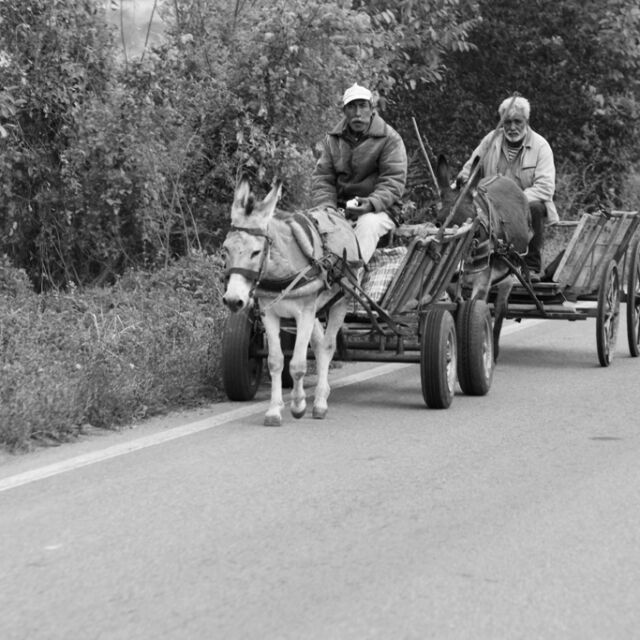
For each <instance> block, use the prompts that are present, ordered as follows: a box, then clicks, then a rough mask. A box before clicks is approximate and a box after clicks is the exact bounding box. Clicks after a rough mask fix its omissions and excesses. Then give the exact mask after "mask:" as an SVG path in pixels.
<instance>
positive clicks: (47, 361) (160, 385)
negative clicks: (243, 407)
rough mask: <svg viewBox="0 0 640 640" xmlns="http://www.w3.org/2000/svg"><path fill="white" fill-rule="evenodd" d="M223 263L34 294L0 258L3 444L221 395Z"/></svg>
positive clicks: (55, 438) (200, 262) (56, 437)
mask: <svg viewBox="0 0 640 640" xmlns="http://www.w3.org/2000/svg"><path fill="white" fill-rule="evenodd" d="M221 271H222V270H221V264H220V262H219V260H218V259H217V258H211V257H205V256H201V255H194V256H190V257H189V258H186V259H183V260H181V261H180V262H178V263H176V264H175V265H172V266H171V267H168V268H166V269H163V270H161V271H157V272H154V273H139V272H136V273H130V274H127V275H125V276H124V277H122V278H121V279H120V280H119V281H118V282H117V283H116V284H115V285H114V286H112V287H109V288H108V289H95V290H91V289H87V290H83V291H80V290H72V291H69V292H65V293H60V292H53V293H47V294H36V293H34V292H33V291H32V290H31V288H30V285H29V282H28V281H27V278H26V276H25V275H24V273H23V272H21V271H18V270H16V269H14V268H12V267H11V266H10V264H9V263H8V261H7V260H6V259H1V258H0V445H1V446H3V447H4V448H5V449H8V450H10V451H23V450H28V449H29V448H31V447H33V446H36V445H38V444H51V443H58V442H61V441H65V440H69V439H72V438H73V437H75V436H76V435H77V434H79V433H81V432H82V431H83V429H85V428H86V427H87V426H89V425H91V426H94V427H104V428H116V427H119V426H122V425H126V424H130V423H132V422H134V421H136V420H140V419H142V418H145V417H147V416H151V415H154V414H159V413H162V412H166V411H170V410H173V409H177V408H189V407H194V406H198V405H200V404H203V403H206V402H210V401H212V400H217V399H220V398H221V397H222V391H221V381H220V378H221V377H220V368H219V362H218V354H219V353H220V344H221V340H222V330H223V324H224V315H225V312H224V308H223V306H222V304H221V300H220V298H221V289H220V283H221V279H220V276H221Z"/></svg>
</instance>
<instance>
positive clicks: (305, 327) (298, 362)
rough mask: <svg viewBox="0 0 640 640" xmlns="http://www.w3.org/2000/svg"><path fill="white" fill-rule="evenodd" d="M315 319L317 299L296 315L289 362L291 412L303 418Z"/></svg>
mask: <svg viewBox="0 0 640 640" xmlns="http://www.w3.org/2000/svg"><path fill="white" fill-rule="evenodd" d="M314 320H315V300H314V301H311V302H309V303H306V304H305V305H304V306H303V307H301V308H300V310H299V312H298V314H297V316H296V343H295V346H294V347H293V355H292V356H291V361H290V362H289V373H290V374H291V379H292V380H293V388H292V389H291V414H292V415H293V417H294V418H302V416H303V415H304V414H305V412H306V410H307V394H306V393H305V390H304V376H305V375H306V373H307V348H308V347H309V340H310V339H311V332H312V330H313V324H314Z"/></svg>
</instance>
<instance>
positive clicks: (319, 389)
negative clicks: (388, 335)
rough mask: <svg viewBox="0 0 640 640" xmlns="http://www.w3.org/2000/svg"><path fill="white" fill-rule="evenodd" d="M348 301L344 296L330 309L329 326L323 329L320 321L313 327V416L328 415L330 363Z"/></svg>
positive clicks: (321, 416) (322, 416)
mask: <svg viewBox="0 0 640 640" xmlns="http://www.w3.org/2000/svg"><path fill="white" fill-rule="evenodd" d="M347 306H348V302H347V299H346V298H342V299H340V300H338V302H336V303H335V304H334V305H333V307H331V310H330V311H329V319H328V322H327V327H326V329H325V330H324V331H323V330H322V325H321V324H320V322H319V321H316V324H315V326H314V328H313V334H312V336H311V346H312V347H313V352H314V354H315V356H316V373H317V376H318V380H317V383H316V388H315V393H314V399H313V417H314V418H319V419H322V418H324V417H325V416H326V415H327V410H328V408H329V407H328V400H329V393H330V391H331V387H330V386H329V365H330V364H331V359H332V358H333V354H334V353H335V351H336V337H337V335H338V331H339V330H340V327H341V326H342V324H343V322H344V317H345V315H346V313H347Z"/></svg>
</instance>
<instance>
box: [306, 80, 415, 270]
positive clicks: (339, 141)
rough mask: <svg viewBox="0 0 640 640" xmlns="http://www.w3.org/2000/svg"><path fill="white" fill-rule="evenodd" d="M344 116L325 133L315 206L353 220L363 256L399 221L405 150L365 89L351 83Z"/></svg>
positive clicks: (315, 176) (317, 170)
mask: <svg viewBox="0 0 640 640" xmlns="http://www.w3.org/2000/svg"><path fill="white" fill-rule="evenodd" d="M342 105H343V107H342V109H343V113H344V117H343V118H342V120H341V121H340V122H339V123H338V125H337V126H336V127H335V128H334V129H333V130H332V131H330V132H329V133H328V135H327V136H326V138H325V140H324V144H323V148H322V153H321V155H320V158H319V159H318V162H317V164H316V167H315V170H314V172H313V192H312V199H313V206H314V207H337V208H340V209H344V210H345V214H346V216H347V217H348V218H349V219H351V220H354V221H355V233H356V237H357V238H358V243H359V244H360V252H361V255H362V259H363V260H364V261H365V263H366V262H369V260H370V259H371V256H372V255H373V252H374V251H375V249H376V246H377V244H378V241H379V240H380V238H381V237H382V236H384V235H385V234H386V233H387V232H389V231H390V230H391V229H393V228H394V227H395V225H396V224H398V223H399V221H400V214H401V209H402V194H403V193H404V187H405V183H406V180H407V152H406V150H405V146H404V143H403V141H402V138H401V137H400V135H399V134H398V133H397V132H396V131H395V130H394V129H392V128H391V127H390V126H389V125H388V124H387V123H386V122H385V121H384V120H383V119H382V118H381V117H380V116H379V115H378V114H377V113H376V112H375V110H374V108H373V96H372V94H371V91H369V89H366V88H365V87H362V86H360V85H358V84H354V85H353V86H351V87H349V88H348V89H347V90H346V91H345V92H344V96H343V98H342Z"/></svg>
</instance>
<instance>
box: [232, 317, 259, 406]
mask: <svg viewBox="0 0 640 640" xmlns="http://www.w3.org/2000/svg"><path fill="white" fill-rule="evenodd" d="M223 336H224V337H223V341H222V384H223V386H224V390H225V393H226V394H227V397H228V398H229V400H239V401H245V400H252V399H253V398H254V397H255V395H256V392H257V391H258V387H259V386H260V382H261V380H262V368H263V366H264V358H263V357H255V356H254V355H253V354H252V351H253V349H254V348H255V347H256V346H260V344H261V341H264V333H263V332H262V331H261V330H260V328H259V321H258V319H257V318H256V317H255V315H254V313H253V311H252V310H251V309H243V310H242V311H238V313H230V314H229V315H228V316H227V320H226V323H225V327H224V334H223Z"/></svg>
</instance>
